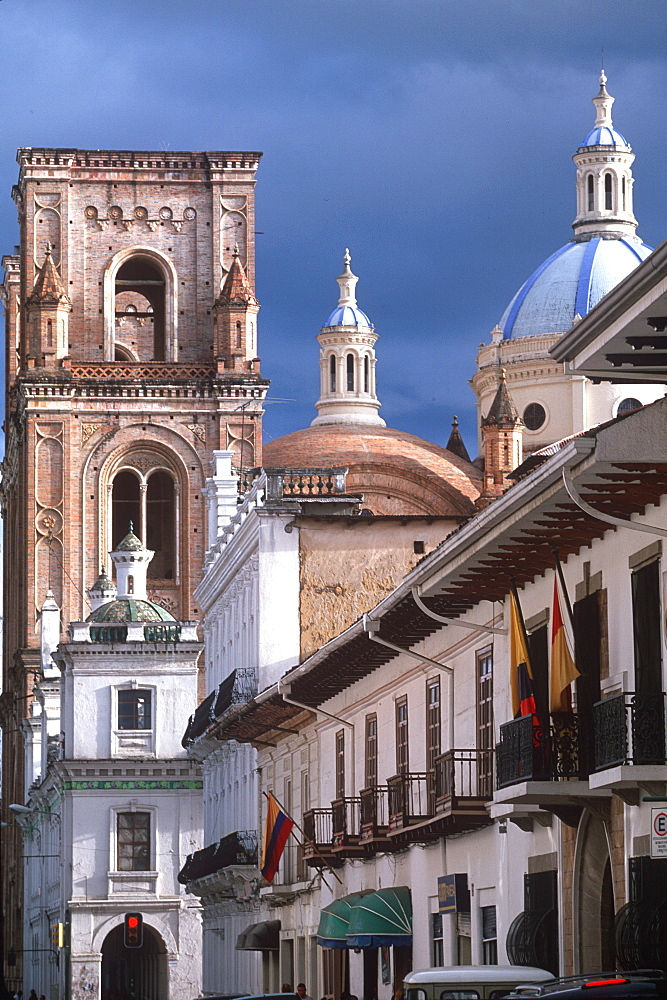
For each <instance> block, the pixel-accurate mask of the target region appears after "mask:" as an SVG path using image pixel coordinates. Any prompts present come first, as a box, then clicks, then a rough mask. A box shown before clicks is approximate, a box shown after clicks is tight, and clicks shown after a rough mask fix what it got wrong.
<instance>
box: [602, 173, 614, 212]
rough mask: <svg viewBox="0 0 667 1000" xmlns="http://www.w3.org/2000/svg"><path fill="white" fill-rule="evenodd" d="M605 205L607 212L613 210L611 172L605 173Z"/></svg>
mask: <svg viewBox="0 0 667 1000" xmlns="http://www.w3.org/2000/svg"><path fill="white" fill-rule="evenodd" d="M604 207H605V210H606V211H607V212H611V210H612V208H613V205H612V181H611V174H605V175H604Z"/></svg>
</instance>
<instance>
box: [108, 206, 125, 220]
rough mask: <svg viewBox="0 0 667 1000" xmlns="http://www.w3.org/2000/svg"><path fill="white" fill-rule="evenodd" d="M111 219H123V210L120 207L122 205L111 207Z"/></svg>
mask: <svg viewBox="0 0 667 1000" xmlns="http://www.w3.org/2000/svg"><path fill="white" fill-rule="evenodd" d="M109 218H110V219H122V218H123V209H122V208H121V207H120V205H112V206H111V208H110V209H109Z"/></svg>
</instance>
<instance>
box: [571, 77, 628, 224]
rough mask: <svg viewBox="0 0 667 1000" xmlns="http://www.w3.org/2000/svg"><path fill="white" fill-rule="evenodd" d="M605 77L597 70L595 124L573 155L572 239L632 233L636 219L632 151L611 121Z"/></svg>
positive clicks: (611, 103) (610, 97)
mask: <svg viewBox="0 0 667 1000" xmlns="http://www.w3.org/2000/svg"><path fill="white" fill-rule="evenodd" d="M606 85H607V77H606V76H605V73H604V70H602V72H601V73H600V90H599V92H598V94H597V96H596V97H594V98H593V104H594V105H595V110H596V115H595V124H594V126H593V128H592V129H591V131H590V132H589V133H588V135H587V136H586V137H585V139H584V141H583V142H582V144H581V146H580V147H579V149H578V150H577V152H576V153H575V154H574V156H573V160H574V162H575V163H576V165H577V217H576V219H575V220H574V222H573V223H572V228H573V229H574V232H575V238H577V237H579V238H581V237H584V238H585V237H586V235H587V234H591V235H592V234H595V235H602V236H604V235H605V234H608V236H609V237H610V238H612V239H618V238H619V237H622V236H625V237H628V236H634V235H635V230H636V229H637V220H636V219H635V217H634V214H633V211H632V184H633V179H632V170H631V167H632V163H633V160H634V158H635V154H634V153H633V152H632V148H631V146H630V145H629V144H628V142H627V141H626V140H625V138H624V137H623V136H622V135H621V133H620V132H618V131H617V130H616V129H615V128H614V127H613V124H612V120H611V108H612V105H613V103H614V98H613V97H612V96H611V94H609V93H608V91H607V86H606Z"/></svg>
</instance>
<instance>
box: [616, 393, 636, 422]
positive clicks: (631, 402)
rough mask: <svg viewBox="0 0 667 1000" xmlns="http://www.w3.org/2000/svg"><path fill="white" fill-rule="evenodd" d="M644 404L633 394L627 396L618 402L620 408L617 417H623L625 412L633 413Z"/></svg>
mask: <svg viewBox="0 0 667 1000" xmlns="http://www.w3.org/2000/svg"><path fill="white" fill-rule="evenodd" d="M641 406H642V404H641V403H640V402H639V400H638V399H634V398H633V397H632V396H626V398H625V399H622V400H621V402H620V403H619V404H618V409H617V411H616V416H617V417H622V416H623V414H624V413H632V411H633V410H640V409H641Z"/></svg>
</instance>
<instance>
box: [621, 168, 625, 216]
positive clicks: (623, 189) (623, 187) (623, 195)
mask: <svg viewBox="0 0 667 1000" xmlns="http://www.w3.org/2000/svg"><path fill="white" fill-rule="evenodd" d="M621 198H622V200H623V211H624V212H625V177H623V178H622V179H621Z"/></svg>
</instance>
